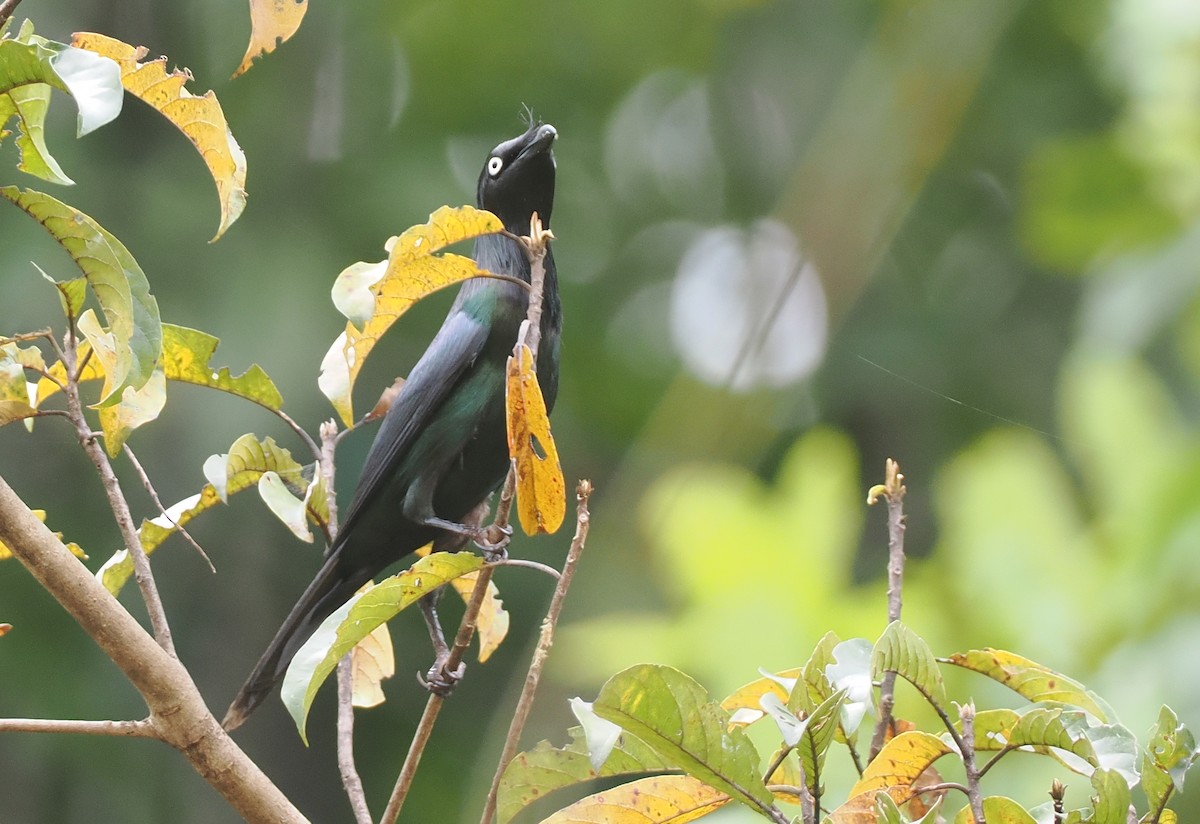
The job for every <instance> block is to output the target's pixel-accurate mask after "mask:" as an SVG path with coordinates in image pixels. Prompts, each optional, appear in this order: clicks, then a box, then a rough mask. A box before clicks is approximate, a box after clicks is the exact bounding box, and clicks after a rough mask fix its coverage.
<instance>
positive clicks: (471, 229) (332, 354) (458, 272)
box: [317, 206, 504, 426]
mask: <svg viewBox="0 0 1200 824" xmlns="http://www.w3.org/2000/svg"><path fill="white" fill-rule="evenodd" d="M503 229H504V225H503V224H502V223H501V222H500V219H499V218H498V217H496V216H495V215H493V214H492V213H491V212H485V211H482V210H480V209H475V208H473V207H471V206H460V207H458V208H451V207H449V206H443V207H442V208H440V209H438V210H437V211H436V212H434V213H433V214H431V215H430V216H429V222H428V223H423V224H421V225H420V226H413V227H412V228H410V229H408V230H406V231H405V232H404V234H402V235H400V236H399V237H397V238H392V239H391V240H390V241H389V244H390V245H389V247H388V252H389V257H388V261H387V266H386V267H383V266H382V265H380V264H365V263H361V262H360V263H355V264H353V265H351V266H349V267H347V268H346V269H345V270H343V271H342V273H341V274H340V275H338V279H337V281H336V282H335V283H334V285H333V302H334V305H335V306H337V307H338V309H339V310H340V311H341V312H342V314H344V315H346V317H348V318H350V321H349V322H348V323H347V324H346V331H345V332H343V333H342V334H341V335H339V336H338V338H337V340H335V341H334V342H333V346H332V347H330V349H329V352H328V353H327V354H326V355H325V358H324V360H322V361H321V376H320V378H318V379H317V384H318V386H320V388H321V391H322V392H323V393H324V395H325V397H327V398H329V401H330V403H332V404H333V408H334V409H336V410H337V412H338V415H339V416H341V418H342V421H343V422H344V423H345V424H346V426H353V425H354V411H353V405H352V403H351V393H352V392H353V389H354V381H355V379H356V378H357V377H358V373H359V370H361V369H362V366H363V363H365V362H366V359H367V356H368V355H369V354H370V353H371V350H372V349H374V348H375V344H376V343H377V342H378V341H379V338H380V337H382V336H383V334H384V333H385V332H386V331H387V330H388V329H390V328H391V326H392V324H393V323H395V322H396V320H397V319H398V318H399V317H400V316H401V315H403V314H404V313H405V312H407V311H408V309H409V307H411V306H412V305H413V304H414V303H416V302H417V301H418V300H420V299H421V298H423V297H425V296H426V295H429V294H431V293H433V292H436V291H437V290H439V289H443V288H445V287H447V286H450V285H453V284H455V283H459V282H460V281H463V280H466V279H467V278H472V277H479V276H483V275H487V274H488V273H487V272H485V271H484V270H482V269H480V268H479V267H478V266H477V265H476V264H475V261H473V260H471V259H470V258H468V257H463V256H462V255H454V254H443V255H439V254H436V253H437V252H439V251H441V250H442V249H445V248H446V247H447V246H450V245H451V244H454V243H458V242H460V241H463V240H469V239H470V238H474V237H478V236H480V235H487V234H494V233H496V232H499V231H502V230H503Z"/></svg>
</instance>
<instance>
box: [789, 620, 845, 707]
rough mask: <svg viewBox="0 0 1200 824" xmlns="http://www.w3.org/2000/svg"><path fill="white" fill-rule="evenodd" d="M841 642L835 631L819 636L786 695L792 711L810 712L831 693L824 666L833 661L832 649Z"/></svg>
mask: <svg viewBox="0 0 1200 824" xmlns="http://www.w3.org/2000/svg"><path fill="white" fill-rule="evenodd" d="M840 642H841V639H840V638H838V636H837V633H836V632H833V631H832V630H830V631H829V632H826V633H825V634H824V635H822V636H821V640H820V641H818V642H817V646H816V648H814V649H813V651H812V655H810V656H809V657H808V662H807V663H805V665H804V670H803V672H802V674H801V676H800V680H799V681H798V682H797V683H796V686H795V687H793V688H792V692H791V694H790V695H789V696H788V703H787V706H788V709H789V710H791V711H792V712H794V713H799V712H801V711H803V712H812V711H813V710H814V709H816V707H817V705H818V704H820V703H821V702H822V701H824V700H825V699H826V698H828V697H829V696H831V695H833V693H834V692H836V690H834V688H833V685H832V684H830V683H829V677H828V676H826V675H825V668H826V667H827V666H829V665H830V664H832V663H833V662H834V657H833V650H834V647H836V646H837V645H838V644H839V643H840Z"/></svg>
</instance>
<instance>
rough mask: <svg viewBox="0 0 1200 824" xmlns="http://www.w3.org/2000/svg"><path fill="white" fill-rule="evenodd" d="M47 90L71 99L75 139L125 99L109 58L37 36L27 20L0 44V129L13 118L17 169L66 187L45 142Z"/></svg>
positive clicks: (105, 118) (115, 110)
mask: <svg viewBox="0 0 1200 824" xmlns="http://www.w3.org/2000/svg"><path fill="white" fill-rule="evenodd" d="M51 87H55V88H58V89H61V90H62V91H65V92H68V93H70V94H71V96H72V97H74V98H75V103H76V106H77V107H78V109H79V125H78V135H79V136H80V137H82V136H83V135H85V134H87V133H88V132H90V131H92V130H94V129H97V128H99V127H100V126H102V125H104V124H105V123H108V122H109V121H110V120H112V119H113V118H115V117H116V116H117V115H118V114H119V113H120V111H121V103H122V100H123V98H124V95H123V90H122V88H121V78H120V69H119V68H118V66H117V64H116V63H114V62H113V61H111V60H107V59H105V58H102V57H100V56H98V55H93V54H89V53H87V52H82V51H80V50H79V49H75V48H72V47H71V46H68V45H66V44H64V43H56V42H54V41H51V40H46V39H45V38H43V37H38V36H37V35H35V34H34V33H33V26H32V25H31V24H30V23H29V22H28V21H26V23H25V25H23V26H22V27H21V31H20V33H19V34H18V35H17V36H16V37H15V38H9V39H5V40H0V127H3V126H4V124H5V123H6V122H8V121H9V120H10V119H11V118H14V117H15V118H16V119H17V129H18V134H17V148H18V150H19V151H20V154H21V161H20V163H19V164H18V166H17V168H19V169H21V171H23V172H27V173H28V174H32V175H36V176H37V177H40V178H42V179H43V180H47V181H50V182H52V183H59V184H63V185H71V183H72V181H71V179H70V178H69V177H67V175H66V174H65V173H64V172H63V170H62V168H61V167H60V166H59V165H58V162H57V161H56V160H55V159H54V158H53V157H52V156H51V154H50V151H49V149H48V148H47V146H46V142H45V134H44V130H45V118H46V111H47V109H48V107H49V104H50V89H51ZM2 140H3V136H2V135H0V141H2Z"/></svg>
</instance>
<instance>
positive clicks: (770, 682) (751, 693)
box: [721, 667, 804, 727]
mask: <svg viewBox="0 0 1200 824" xmlns="http://www.w3.org/2000/svg"><path fill="white" fill-rule="evenodd" d="M803 675H804V670H803V669H801V668H800V667H796V668H795V669H789V670H784V671H783V672H780V673H776V675H775V677H774V678H758V679H756V680H754V681H751V682H750V683H749V684H745V685H743V686H741V687H738V688H737V689H736V690H735V691H734V692H733V694H732V695H730V696H729V697H728V698H726V699H725V700H724V701H722V702H721V709H723V710H725V712H727V713H729V714H730V715H733V714H734V713H736V712H737V711H738V710H747V711H749V712H751V713H755V714H756V717H755V718H754V719H753V720H751V719H749V718H748V717H746V719H745V720H739V721H736V722H735V721H730V726H739V727H744V726H746V724H749V723H753V721H756V720H758V718H761V717H762V716H763V714H764V713H763V710H762V705H761V704H760V703H759V702H760V701H761V700H762V698H763V696H764V695H767V694H768V693H769V694H772V695H774V696H775V697H777V698H778V699H779V700H780V701H783V702H786V701H787V700H788V691H787V690H786V689H784V687H783V685H782V684H780V683H779V681H781V680H792V681H795V680H797V679H799V678H801V677H802V676H803Z"/></svg>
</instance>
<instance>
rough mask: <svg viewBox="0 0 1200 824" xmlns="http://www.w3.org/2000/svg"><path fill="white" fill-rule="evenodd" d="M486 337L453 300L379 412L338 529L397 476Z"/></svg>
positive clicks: (344, 529)
mask: <svg viewBox="0 0 1200 824" xmlns="http://www.w3.org/2000/svg"><path fill="white" fill-rule="evenodd" d="M487 338H488V328H487V327H486V326H485V325H484V324H483V323H481V322H480V321H479V320H478V319H477V318H475V317H473V316H472V314H471V313H470V312H467V311H463V310H462V309H459V308H457V305H456V308H455V309H453V310H451V313H450V315H449V316H448V317H447V318H446V321H445V323H443V324H442V328H441V329H439V330H438V333H437V335H436V336H435V337H434V339H433V341H432V342H431V343H430V344H429V348H428V349H426V350H425V354H424V355H422V356H421V359H420V360H419V361H417V365H416V366H414V367H413V369H412V372H411V373H409V376H408V380H407V381H405V383H404V386H403V387H401V389H400V393H399V394H398V395H397V396H396V399H395V401H393V403H392V407H391V409H389V410H388V413H387V415H386V416H385V417H384V419H383V423H382V424H381V425H380V428H379V432H378V434H377V435H376V436H375V442H374V443H373V444H371V451H370V452H369V453H367V460H366V462H365V463H364V465H363V470H362V475H361V476H359V479H358V486H357V488H356V489H355V491H354V500H353V501H352V502H351V504H350V508H349V509H348V510H347V512H346V517H345V519H344V520H343V521H342V526H341V529H340V530H339V534H341V535H346V536H348V535H350V534H351V531H352V530H353V528H354V523H355V521H356V519H357V518H358V516H359V514H360V513H361V512H363V511H365V510H366V509H368V508H369V507H370V505H371V502H372V500H373V499H374V498H375V496H376V495H377V494H378V493H379V491H380V490H381V489H382V488H383V487H384V486H385V484H388V483H394V482H395V481H396V479H397V478H396V475H397V472H398V471H400V470H401V465H402V464H403V462H404V458H405V455H406V454H407V453H408V451H409V450H410V449H411V448H412V445H413V443H414V441H415V440H416V438H418V437H419V436H420V435H421V433H422V432H423V431H424V430H425V428H426V426H427V425H428V423H429V421H430V420H431V419H432V418H433V417H434V416H436V415H437V413H438V410H439V409H440V408H441V406H442V404H443V403H444V402H445V400H446V399H447V398H448V397H449V396H450V394H451V393H452V391H453V389H454V387H455V385H456V384H457V383H458V382H459V381H460V380H461V379H462V377H463V373H465V372H466V371H467V369H468V368H470V366H471V365H472V364H473V363H474V362H475V359H476V358H478V357H479V354H480V353H481V352H482V351H483V348H484V345H485V344H486V343H487ZM410 471H411V470H410ZM335 546H336V543H335Z"/></svg>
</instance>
